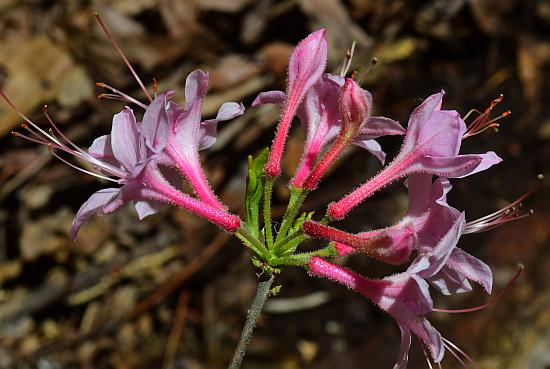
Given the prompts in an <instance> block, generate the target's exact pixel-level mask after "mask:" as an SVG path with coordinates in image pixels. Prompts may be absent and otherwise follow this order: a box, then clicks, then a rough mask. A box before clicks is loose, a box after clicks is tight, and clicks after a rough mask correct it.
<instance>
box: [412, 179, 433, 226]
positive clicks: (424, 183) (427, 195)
mask: <svg viewBox="0 0 550 369" xmlns="http://www.w3.org/2000/svg"><path fill="white" fill-rule="evenodd" d="M405 186H407V189H408V192H409V208H408V210H407V215H409V216H413V217H421V216H422V215H423V214H425V213H426V211H428V209H430V207H432V206H433V205H434V204H433V203H432V201H431V200H432V191H433V185H432V175H431V174H413V175H411V176H410V177H409V178H407V180H406V181H405Z"/></svg>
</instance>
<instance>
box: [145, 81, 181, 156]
mask: <svg viewBox="0 0 550 369" xmlns="http://www.w3.org/2000/svg"><path fill="white" fill-rule="evenodd" d="M172 96H174V91H167V92H163V93H160V94H159V95H158V96H157V97H156V98H155V100H153V102H152V103H151V104H150V105H149V106H148V107H147V109H146V110H145V114H144V115H143V122H142V123H141V133H142V135H143V137H145V144H146V145H147V146H148V147H149V149H150V150H152V151H153V152H154V153H159V152H160V151H162V149H163V148H164V145H165V144H166V140H167V139H168V132H169V130H170V127H169V122H168V114H167V111H166V110H167V107H168V106H169V100H170V99H171V98H172Z"/></svg>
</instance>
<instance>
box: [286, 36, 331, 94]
mask: <svg viewBox="0 0 550 369" xmlns="http://www.w3.org/2000/svg"><path fill="white" fill-rule="evenodd" d="M325 34H326V31H325V30H324V29H321V30H319V31H316V32H313V33H311V34H310V35H309V36H307V37H306V38H305V39H303V40H302V41H300V42H299V43H298V45H296V48H294V51H293V52H292V54H291V56H290V60H289V62H288V86H287V93H288V94H289V95H290V92H291V91H296V90H299V91H300V92H298V95H299V96H297V100H301V99H302V98H303V95H304V94H305V92H306V90H307V89H309V88H310V87H311V86H312V85H313V84H314V83H315V82H317V80H318V79H319V77H321V74H322V73H323V71H324V70H325V67H326V64H327V51H328V45H327V40H326V36H325Z"/></svg>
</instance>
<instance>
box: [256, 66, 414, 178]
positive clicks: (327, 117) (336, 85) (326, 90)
mask: <svg viewBox="0 0 550 369" xmlns="http://www.w3.org/2000/svg"><path fill="white" fill-rule="evenodd" d="M343 84H344V79H343V78H340V77H339V76H335V75H332V74H328V73H325V74H323V75H322V76H321V78H320V79H319V81H317V83H315V84H314V85H313V86H312V87H311V88H310V89H309V90H308V91H307V93H306V95H305V97H304V100H303V101H302V103H301V104H300V105H299V107H298V110H297V115H298V118H300V121H301V123H302V127H303V128H304V130H305V131H306V135H307V137H306V143H305V146H304V151H303V153H302V159H301V161H300V165H299V167H298V169H297V170H296V173H295V175H294V177H293V178H292V180H291V181H290V182H291V184H292V185H293V186H294V187H296V188H301V187H303V185H304V182H305V180H306V179H307V177H308V176H309V175H310V173H311V171H312V169H313V167H314V166H315V164H316V162H317V159H318V157H319V154H320V152H321V151H322V150H323V149H324V148H325V147H326V146H328V145H329V144H330V143H331V142H332V141H333V140H334V139H335V138H336V137H337V136H338V134H339V132H340V131H341V128H342V119H341V114H340V111H339V99H340V95H341V91H342V86H343ZM362 91H363V94H364V95H365V97H366V99H367V101H368V106H367V107H366V110H368V113H367V115H368V117H369V119H368V121H367V122H366V124H364V125H363V127H362V128H361V129H359V131H358V132H357V133H356V135H355V137H354V139H353V141H352V143H353V144H354V145H357V146H359V147H362V148H364V149H366V150H368V151H369V152H371V153H372V154H374V155H375V156H376V157H377V158H378V159H379V160H380V161H381V162H382V163H383V162H384V159H385V153H384V152H383V151H382V149H381V147H380V145H379V144H378V142H376V141H375V140H374V138H377V137H380V136H384V135H401V134H404V133H405V130H404V129H403V127H401V125H400V124H399V123H397V122H395V121H393V120H391V119H389V118H385V117H371V116H370V110H371V104H372V103H371V100H372V97H371V96H370V93H369V92H368V91H366V90H362ZM284 100H285V94H284V92H282V91H268V92H262V93H260V94H259V95H258V96H257V97H256V99H255V100H254V102H253V103H252V106H256V105H260V104H277V105H281V106H282V105H283V103H284Z"/></svg>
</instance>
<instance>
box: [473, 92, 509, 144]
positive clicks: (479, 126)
mask: <svg viewBox="0 0 550 369" xmlns="http://www.w3.org/2000/svg"><path fill="white" fill-rule="evenodd" d="M503 98H504V96H503V95H502V94H500V95H499V96H498V97H497V98H496V99H494V100H493V101H491V104H490V105H489V107H488V108H487V109H485V112H483V113H482V112H480V111H479V110H477V109H472V110H470V111H469V112H468V114H466V115H465V116H464V120H466V119H468V117H469V116H470V115H471V114H472V113H474V112H475V113H478V114H479V116H478V117H477V118H475V119H474V120H473V121H472V123H470V124H469V125H468V127H467V129H466V132H465V133H464V135H463V136H462V139H463V140H465V139H467V138H469V137H472V136H475V135H478V134H480V133H482V132H485V131H486V130H488V129H489V128H493V129H494V130H495V131H498V127H499V126H500V124H499V123H496V122H497V121H499V120H500V119H502V118H506V117H507V116H509V115H510V114H512V112H511V111H510V110H507V111H505V112H504V113H502V114H501V115H499V116H498V117H495V118H493V119H489V116H490V114H491V111H492V110H493V108H494V107H495V106H496V105H497V104H498V103H500V102H501V101H502V99H503Z"/></svg>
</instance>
